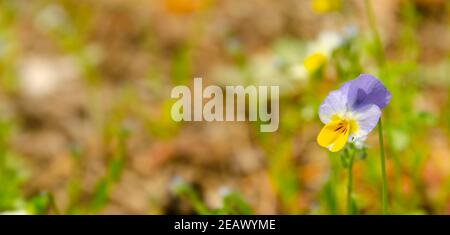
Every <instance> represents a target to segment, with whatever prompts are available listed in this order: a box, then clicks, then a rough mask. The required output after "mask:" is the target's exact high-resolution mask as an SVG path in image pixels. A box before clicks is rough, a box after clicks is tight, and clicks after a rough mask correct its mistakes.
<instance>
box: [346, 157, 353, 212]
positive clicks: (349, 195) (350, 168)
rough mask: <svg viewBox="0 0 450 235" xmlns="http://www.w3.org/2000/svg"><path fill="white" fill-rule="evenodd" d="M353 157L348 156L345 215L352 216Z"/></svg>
mask: <svg viewBox="0 0 450 235" xmlns="http://www.w3.org/2000/svg"><path fill="white" fill-rule="evenodd" d="M353 155H354V154H350V162H349V164H348V181H347V213H348V214H349V215H352V214H353V201H352V190H353Z"/></svg>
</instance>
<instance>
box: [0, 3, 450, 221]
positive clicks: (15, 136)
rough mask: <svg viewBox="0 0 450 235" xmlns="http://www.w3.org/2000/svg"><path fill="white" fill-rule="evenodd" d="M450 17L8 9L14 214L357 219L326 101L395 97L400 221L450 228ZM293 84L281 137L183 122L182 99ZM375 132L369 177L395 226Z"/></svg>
mask: <svg viewBox="0 0 450 235" xmlns="http://www.w3.org/2000/svg"><path fill="white" fill-rule="evenodd" d="M449 42H450V1H446V0H377V1H369V0H364V1H363V0H278V1H273V0H272V1H271V0H247V1H241V0H95V1H90V0H53V1H52V0H33V1H29V0H0V213H6V214H345V213H347V211H346V200H345V198H346V191H345V188H346V185H347V171H346V168H345V166H344V165H343V164H342V163H341V157H340V155H339V153H336V154H331V153H329V152H328V151H327V150H326V149H323V148H321V147H320V146H318V145H317V143H316V136H317V134H318V132H319V131H320V129H321V128H322V125H323V124H322V123H320V121H319V119H318V115H317V109H318V106H319V105H320V103H321V102H322V100H323V99H324V97H325V96H326V95H327V93H328V92H329V91H331V90H333V89H336V88H337V87H338V86H339V84H341V83H342V82H344V81H347V80H349V79H354V78H355V77H356V76H358V75H359V74H360V73H371V74H374V75H375V76H377V77H378V78H379V79H381V80H382V81H383V83H384V84H385V85H386V87H387V88H388V90H389V91H390V92H391V93H392V97H393V98H392V100H391V102H390V104H389V105H388V106H387V108H386V109H385V110H384V113H383V125H384V127H385V129H384V136H385V145H386V156H387V177H388V186H389V212H390V213H393V214H450V141H449V134H450V132H449V131H450V109H449V107H450V104H449V103H450V101H449V91H450V75H449V74H450V43H449ZM194 77H203V83H204V86H205V85H207V84H218V85H220V86H225V85H260V84H272V85H279V86H280V92H281V97H280V128H279V130H278V131H277V132H274V133H260V132H259V123H254V122H184V123H176V122H174V121H172V119H171V116H170V109H171V105H172V104H173V103H174V101H175V100H172V99H170V92H171V89H172V88H173V87H174V86H176V85H190V84H191V82H192V79H193V78H194ZM378 149H379V148H378V141H377V135H376V133H375V131H374V132H373V133H372V134H371V135H370V136H369V139H368V141H367V149H366V153H365V154H363V155H361V156H359V158H358V159H357V160H356V161H355V163H354V171H353V172H354V174H353V180H354V186H353V187H354V200H355V206H356V212H357V213H359V214H378V213H381V175H380V158H379V150H378Z"/></svg>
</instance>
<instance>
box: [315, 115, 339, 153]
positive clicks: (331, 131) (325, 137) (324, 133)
mask: <svg viewBox="0 0 450 235" xmlns="http://www.w3.org/2000/svg"><path fill="white" fill-rule="evenodd" d="M339 123H340V121H331V122H329V123H328V124H326V125H325V126H324V127H323V128H322V130H321V131H320V133H319V135H318V136H317V143H318V144H319V145H320V146H322V147H325V148H327V147H328V146H330V145H331V144H332V143H333V142H335V141H336V140H337V139H338V138H339V135H340V133H339V132H337V131H335V130H336V128H338V126H339Z"/></svg>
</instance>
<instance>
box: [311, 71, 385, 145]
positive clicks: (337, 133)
mask: <svg viewBox="0 0 450 235" xmlns="http://www.w3.org/2000/svg"><path fill="white" fill-rule="evenodd" d="M390 99H391V94H390V93H389V91H388V90H387V89H386V87H385V86H384V85H383V84H382V83H381V82H380V81H379V80H378V79H377V78H375V77H374V76H372V75H369V74H361V75H360V76H358V77H357V78H356V79H354V80H351V81H348V82H346V83H344V84H342V86H341V87H340V88H339V89H338V90H335V91H332V92H330V93H329V94H328V96H327V97H326V98H325V100H324V101H323V103H322V104H321V105H320V107H319V118H320V120H321V121H322V122H323V123H324V124H325V126H324V127H323V128H322V130H321V131H320V133H319V135H318V136H317V142H318V144H319V145H320V146H322V147H326V148H327V149H329V150H330V151H331V152H337V151H339V150H341V149H342V148H343V147H344V146H345V144H346V143H347V142H353V143H355V144H356V145H361V144H362V142H364V140H365V139H366V138H367V135H368V134H369V133H370V131H372V129H373V128H374V127H375V126H376V125H377V123H378V120H379V119H380V116H381V110H382V109H383V108H384V107H386V105H387V104H388V103H389V100H390Z"/></svg>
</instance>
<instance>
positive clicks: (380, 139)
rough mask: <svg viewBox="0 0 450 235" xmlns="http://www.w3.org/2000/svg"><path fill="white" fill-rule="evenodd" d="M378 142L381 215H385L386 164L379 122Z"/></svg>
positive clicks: (386, 209) (381, 125)
mask: <svg viewBox="0 0 450 235" xmlns="http://www.w3.org/2000/svg"><path fill="white" fill-rule="evenodd" d="M378 141H379V142H380V158H381V174H382V190H381V202H382V209H383V214H385V215H386V214H387V213H388V212H387V211H388V206H387V198H388V194H387V193H388V192H387V180H386V163H385V157H384V142H383V124H382V123H381V118H380V121H379V122H378Z"/></svg>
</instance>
